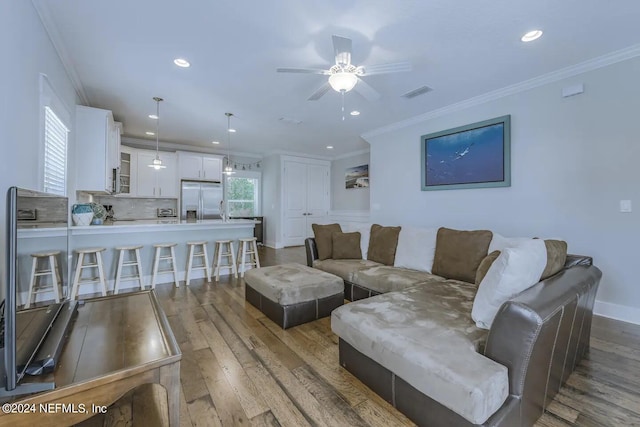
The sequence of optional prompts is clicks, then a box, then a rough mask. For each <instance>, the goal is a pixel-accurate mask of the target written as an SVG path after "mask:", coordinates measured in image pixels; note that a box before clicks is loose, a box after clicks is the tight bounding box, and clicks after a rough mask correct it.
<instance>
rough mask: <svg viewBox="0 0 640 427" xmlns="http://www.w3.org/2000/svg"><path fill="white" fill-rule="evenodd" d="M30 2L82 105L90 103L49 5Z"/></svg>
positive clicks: (33, 0)
mask: <svg viewBox="0 0 640 427" xmlns="http://www.w3.org/2000/svg"><path fill="white" fill-rule="evenodd" d="M31 4H32V5H33V8H34V9H35V10H36V12H37V13H38V16H39V17H40V22H42V26H43V27H44V29H45V31H46V32H47V35H48V36H49V40H50V41H51V44H52V45H53V48H54V49H55V51H56V53H57V54H58V57H59V58H60V62H62V66H63V67H64V69H65V71H66V72H67V76H68V77H69V80H71V84H72V85H73V87H74V89H75V90H76V94H77V95H78V97H79V98H80V101H81V102H82V104H83V105H90V104H89V98H88V97H87V93H86V92H85V90H84V86H83V85H82V81H81V80H80V76H78V73H77V72H76V69H75V67H74V66H73V61H72V60H71V57H70V56H69V53H68V52H67V49H66V48H65V47H64V43H63V42H62V37H61V36H60V32H59V31H58V27H57V26H56V24H55V23H54V22H53V19H52V18H51V12H49V6H48V5H47V2H46V1H43V0H31Z"/></svg>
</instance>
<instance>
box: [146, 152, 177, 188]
mask: <svg viewBox="0 0 640 427" xmlns="http://www.w3.org/2000/svg"><path fill="white" fill-rule="evenodd" d="M137 151H138V156H137V162H138V166H137V172H138V173H137V181H138V182H137V185H136V188H137V191H136V196H137V197H156V198H158V197H162V198H177V197H178V177H177V175H176V172H177V167H176V166H177V158H176V155H175V154H174V153H166V152H162V151H161V152H160V160H162V164H163V166H166V168H164V169H157V170H156V169H154V168H151V167H149V165H150V164H151V163H152V162H153V160H154V159H155V158H156V152H155V151H150V150H137Z"/></svg>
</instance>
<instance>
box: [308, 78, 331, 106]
mask: <svg viewBox="0 0 640 427" xmlns="http://www.w3.org/2000/svg"><path fill="white" fill-rule="evenodd" d="M329 89H331V86H329V82H326V83H324V84H323V85H322V86H320V87H319V88H318V89H317V90H316V91H315V92H313V93H312V94H311V96H310V97H309V98H307V101H317V100H318V99H320V98H322V95H324V94H325V93H327V92H328V91H329Z"/></svg>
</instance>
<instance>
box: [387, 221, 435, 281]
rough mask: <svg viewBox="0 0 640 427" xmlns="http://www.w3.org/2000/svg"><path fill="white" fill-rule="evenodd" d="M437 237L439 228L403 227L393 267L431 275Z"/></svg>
mask: <svg viewBox="0 0 640 427" xmlns="http://www.w3.org/2000/svg"><path fill="white" fill-rule="evenodd" d="M437 235H438V229H437V228H414V227H402V228H401V229H400V236H398V248H397V249H396V259H395V261H394V263H393V266H394V267H403V268H411V269H413V270H419V271H426V272H427V273H431V268H432V267H433V257H434V256H435V253H436V237H437Z"/></svg>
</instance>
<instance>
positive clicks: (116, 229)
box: [18, 218, 257, 298]
mask: <svg viewBox="0 0 640 427" xmlns="http://www.w3.org/2000/svg"><path fill="white" fill-rule="evenodd" d="M256 223H257V221H254V220H246V219H230V220H227V221H223V220H219V219H218V220H216V219H213V220H199V221H180V220H176V219H173V218H171V219H153V220H132V221H114V222H109V223H106V224H104V225H89V226H70V227H68V228H55V229H52V228H48V227H46V226H44V225H43V226H38V225H35V224H34V225H33V226H30V227H29V226H25V227H21V228H20V229H19V230H18V240H19V244H18V246H19V248H18V254H19V270H20V271H21V272H22V273H23V274H20V276H21V280H20V284H19V288H20V291H24V292H26V290H27V289H28V278H29V273H30V271H29V268H30V262H31V261H30V253H31V252H32V251H34V249H35V248H36V247H38V246H39V245H40V244H41V242H42V241H43V240H42V239H43V238H45V237H46V236H51V235H52V234H55V235H56V236H57V235H60V234H61V233H63V234H65V235H68V251H66V250H62V252H63V253H64V254H65V255H66V254H68V256H69V267H70V268H69V271H71V272H73V268H74V267H75V262H76V259H75V257H73V259H72V260H71V256H72V255H73V254H74V250H75V249H77V248H86V247H104V248H106V251H104V252H103V253H102V257H103V263H104V269H105V275H106V277H107V282H108V285H107V288H108V289H109V290H110V291H112V290H113V285H114V281H115V275H116V264H117V255H116V250H115V247H116V246H122V245H143V248H142V249H141V251H140V252H141V262H142V273H143V276H144V278H143V283H144V284H145V285H146V286H147V287H148V286H149V285H150V283H151V274H152V267H153V257H154V248H153V244H155V243H168V242H172V243H177V246H176V248H175V250H176V269H177V270H178V278H179V280H180V281H184V278H185V272H186V265H187V245H186V243H187V242H189V241H198V240H200V241H203V240H206V241H207V242H208V245H207V251H208V255H209V256H208V258H209V262H210V263H211V261H212V259H213V248H214V243H213V242H215V241H216V240H232V241H233V246H234V249H235V250H237V248H238V242H237V240H238V239H240V238H245V237H253V229H254V227H255V224H256ZM65 249H66V248H65ZM161 269H162V268H161ZM221 274H228V271H225V270H222V271H221ZM63 275H64V276H67V277H65V278H64V279H65V280H63V281H64V283H65V285H67V284H68V282H69V280H66V279H67V278H68V276H72V274H65V273H63ZM125 275H128V274H127V273H126V272H125ZM203 277H204V271H203V270H196V271H193V272H192V278H193V279H198V278H203ZM23 282H24V283H23ZM167 282H173V275H172V274H171V273H163V274H159V275H158V280H157V283H167ZM137 286H138V283H137V281H133V280H127V279H122V281H121V285H120V290H121V291H126V290H127V288H134V287H137ZM99 291H100V290H99V285H98V284H89V285H83V286H81V288H80V290H79V295H83V294H92V293H97V292H99ZM67 292H68V290H66V289H65V294H68V293H67ZM46 297H47V294H43V298H46Z"/></svg>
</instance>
